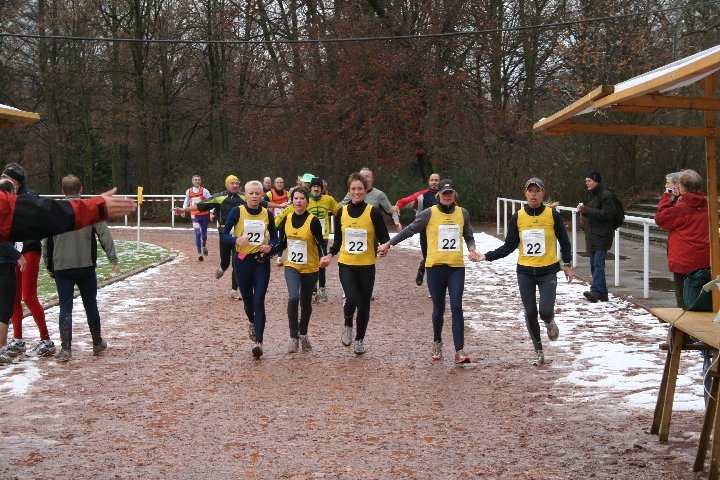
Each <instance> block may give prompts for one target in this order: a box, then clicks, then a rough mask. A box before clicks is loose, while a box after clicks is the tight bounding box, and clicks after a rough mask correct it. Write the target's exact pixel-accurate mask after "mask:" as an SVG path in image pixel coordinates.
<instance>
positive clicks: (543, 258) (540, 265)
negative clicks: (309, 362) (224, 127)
mask: <svg viewBox="0 0 720 480" xmlns="http://www.w3.org/2000/svg"><path fill="white" fill-rule="evenodd" d="M196 178H197V179H199V177H197V176H194V177H193V187H191V188H190V189H188V194H187V196H186V202H185V204H184V205H183V207H181V208H175V211H176V213H186V212H190V213H191V214H193V225H194V226H195V218H194V217H195V216H199V215H200V214H203V213H205V214H210V215H211V217H210V218H212V217H213V216H214V217H216V218H217V222H218V229H219V233H220V268H219V269H218V270H217V272H216V278H220V277H222V275H223V274H224V272H225V270H227V268H228V267H229V266H230V264H231V262H230V257H232V267H233V276H232V277H233V278H232V288H233V292H238V293H237V294H234V296H239V298H240V299H241V300H242V301H243V306H244V310H245V314H246V316H247V318H248V335H249V337H250V339H251V340H252V341H253V346H252V350H251V352H252V355H253V356H254V357H255V358H260V357H261V356H262V354H263V341H264V330H265V323H266V313H265V296H266V294H267V290H268V286H269V281H270V273H271V264H272V262H271V261H270V260H271V258H272V257H273V256H278V260H279V259H280V258H281V256H282V254H283V252H285V251H287V253H286V258H285V260H284V262H283V263H282V265H284V267H285V268H284V276H285V281H286V284H287V289H288V307H287V314H288V327H289V332H290V343H289V347H288V350H287V351H288V353H296V352H298V351H299V350H302V351H310V350H312V345H311V342H310V339H309V336H308V326H309V323H310V318H311V315H312V309H313V307H312V305H313V303H314V302H317V301H322V300H327V292H326V278H325V269H326V268H327V267H328V266H329V265H330V263H331V260H332V258H333V257H335V256H337V257H338V272H339V278H340V284H341V286H342V289H343V297H344V303H343V317H344V325H343V329H342V333H341V335H340V340H341V343H342V345H344V346H348V347H349V346H351V345H352V346H353V348H352V351H353V352H354V353H355V354H356V355H362V354H364V353H365V351H366V348H365V335H366V332H367V327H368V323H369V321H370V304H371V300H372V299H373V288H374V284H375V274H376V268H375V265H376V260H377V257H384V256H386V255H387V254H388V252H389V250H390V248H391V246H393V245H397V244H398V243H400V242H402V241H403V240H405V239H407V238H409V237H411V236H413V235H415V234H416V233H419V234H420V243H421V250H422V256H423V260H422V261H421V263H420V266H419V267H418V272H417V275H416V278H415V281H416V284H417V285H422V283H423V280H424V276H425V274H426V272H427V284H428V290H429V293H430V298H431V299H432V304H433V309H432V325H433V344H432V355H431V358H432V360H433V361H438V360H441V359H442V358H443V342H442V329H443V317H444V313H445V308H446V300H445V299H446V296H449V299H450V310H451V313H452V315H451V317H452V333H453V344H454V345H453V346H454V352H455V353H454V361H455V363H458V364H461V363H467V362H470V357H469V356H468V355H467V353H466V352H465V349H464V348H465V345H464V319H463V310H462V296H463V291H464V284H465V264H464V258H463V247H462V241H463V240H464V241H465V244H466V247H467V250H468V258H469V260H471V261H474V262H477V261H481V260H495V259H497V258H501V257H503V256H506V255H508V254H509V253H511V252H512V251H514V249H515V248H517V247H518V246H519V245H520V243H521V242H523V244H522V248H521V249H520V250H521V253H520V258H519V260H518V284H519V287H520V292H521V296H522V298H523V304H524V306H525V310H526V321H527V327H528V331H529V333H530V336H531V339H532V341H533V345H534V347H535V350H536V358H535V360H534V363H535V364H536V365H540V364H542V363H544V357H543V351H542V344H541V341H540V338H539V327H538V320H537V317H538V308H537V306H536V301H535V289H536V287H537V288H539V290H540V299H541V300H540V316H541V318H542V319H543V320H544V321H545V322H546V324H547V330H548V336H549V338H550V339H551V340H555V339H556V338H557V337H558V333H559V330H558V328H557V325H556V324H555V322H554V320H553V315H552V308H550V307H552V306H554V297H555V288H556V281H553V279H551V278H550V277H553V278H554V275H555V274H556V273H557V271H559V269H560V267H559V263H558V257H557V254H556V253H554V252H555V248H554V247H555V240H556V239H557V240H559V241H560V244H561V247H562V258H563V260H567V258H568V255H569V254H570V253H569V249H568V245H569V243H568V244H566V243H565V240H566V239H567V233H566V232H565V235H564V236H563V234H562V232H563V231H565V230H564V228H565V227H564V224H562V223H561V222H560V223H559V224H558V219H557V218H556V217H558V215H556V213H557V212H556V211H555V210H554V209H548V210H547V211H545V209H544V205H542V198H543V194H544V187H543V183H542V181H541V180H539V179H531V180H528V182H527V183H526V185H525V192H526V197H527V198H528V201H529V202H530V205H531V207H530V210H528V211H527V212H525V213H523V212H520V216H521V218H520V221H517V220H516V223H515V225H518V229H519V230H518V231H516V232H514V235H509V237H508V238H507V239H506V243H505V245H504V246H503V247H501V248H500V249H496V250H495V251H493V252H487V253H486V254H484V255H483V254H481V253H479V252H477V251H476V250H475V241H474V236H473V230H472V223H471V221H470V215H469V213H468V211H467V210H466V209H465V208H462V207H460V206H459V205H458V193H457V191H456V189H455V184H454V182H453V181H452V180H449V179H445V180H441V179H440V175H438V174H436V173H433V174H432V175H431V176H430V178H429V180H428V187H427V188H425V189H421V190H419V191H417V192H415V193H414V194H412V195H410V196H408V197H405V198H403V199H401V200H399V201H398V202H397V203H396V204H395V205H392V204H391V203H390V201H389V200H388V198H387V195H385V193H384V192H382V191H381V190H378V189H377V188H375V187H373V173H372V171H371V170H370V169H369V168H363V169H361V170H360V171H359V172H357V173H353V174H351V175H350V176H349V178H348V181H347V191H348V193H347V195H346V196H345V198H344V199H343V200H342V201H341V202H339V203H338V202H337V201H335V199H334V198H333V197H332V196H331V195H329V194H328V193H327V183H326V182H324V181H323V180H322V179H320V178H318V177H315V176H314V175H312V174H305V175H302V176H299V177H298V179H297V184H296V186H295V187H293V188H292V189H291V190H290V191H287V190H285V189H284V180H283V179H282V178H280V177H278V178H276V179H275V180H274V181H271V179H270V177H266V178H265V179H264V180H263V182H260V181H257V180H252V181H249V182H247V183H246V184H245V188H244V193H243V192H240V182H239V179H238V178H237V177H236V176H235V175H228V177H227V178H226V179H225V184H226V191H225V192H222V193H219V194H216V195H213V196H210V195H209V194H207V197H206V198H202V197H205V193H206V191H204V189H203V188H202V187H201V184H197V185H196V184H195V182H196ZM193 194H195V195H198V194H201V198H200V199H199V200H198V201H193V200H192V199H193V198H195V197H194V196H193ZM403 207H412V208H414V209H415V210H416V218H415V220H414V221H413V222H412V223H411V224H410V225H408V226H407V227H405V228H403V226H402V224H401V223H400V218H399V215H398V211H399V209H400V208H403ZM211 212H212V213H211ZM383 213H385V214H387V215H389V216H391V217H392V218H393V221H394V223H395V226H396V228H397V231H398V233H397V235H395V236H394V237H393V238H392V239H391V238H390V235H389V233H388V229H387V227H386V224H385V220H384V218H383V216H382V214H383ZM527 214H529V216H530V217H537V218H530V217H528V218H527V220H525V218H526V216H525V215H527ZM516 215H517V214H516ZM331 218H332V219H333V225H332V226H333V227H334V228H333V232H334V242H333V244H332V246H331V247H330V248H329V249H328V239H329V233H330V230H331V228H330V227H331V224H330V222H331ZM538 220H539V222H538ZM199 223H200V235H199V236H198V234H197V231H198V229H197V228H196V229H195V231H196V246H198V245H200V246H202V248H205V247H204V245H205V243H204V240H203V239H204V238H206V234H205V235H203V233H202V223H201V222H199ZM528 242H529V243H528ZM525 243H528V245H529V249H525ZM540 243H542V247H537V246H536V245H539V244H540ZM200 248H201V247H198V251H199V258H198V259H199V260H202V255H207V251H200V250H199V249H200ZM533 248H534V249H533ZM525 264H527V265H528V266H527V268H526V267H523V265H525ZM563 268H564V269H565V273H566V275H567V277H568V279H571V278H572V271H571V270H569V266H568V265H567V264H565V265H563ZM528 272H529V273H528ZM533 272H540V273H541V274H542V275H541V278H536V275H535V274H534V273H533Z"/></svg>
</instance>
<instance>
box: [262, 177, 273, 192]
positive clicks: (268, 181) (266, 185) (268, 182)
mask: <svg viewBox="0 0 720 480" xmlns="http://www.w3.org/2000/svg"><path fill="white" fill-rule="evenodd" d="M271 189H272V178H270V177H265V178H263V194H266V193H268V192H269V191H270V190H271Z"/></svg>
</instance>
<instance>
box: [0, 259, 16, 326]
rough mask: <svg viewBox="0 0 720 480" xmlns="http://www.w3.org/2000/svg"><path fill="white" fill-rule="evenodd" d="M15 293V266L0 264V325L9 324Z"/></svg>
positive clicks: (12, 264)
mask: <svg viewBox="0 0 720 480" xmlns="http://www.w3.org/2000/svg"><path fill="white" fill-rule="evenodd" d="M16 291H17V282H16V281H15V264H14V263H0V323H4V324H5V325H9V324H10V317H12V313H13V307H14V306H15V292H16Z"/></svg>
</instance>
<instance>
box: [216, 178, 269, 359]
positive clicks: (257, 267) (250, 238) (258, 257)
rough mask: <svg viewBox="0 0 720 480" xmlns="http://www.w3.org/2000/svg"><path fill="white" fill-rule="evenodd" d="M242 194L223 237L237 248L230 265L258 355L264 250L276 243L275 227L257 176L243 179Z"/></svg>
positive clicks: (264, 285) (266, 267) (265, 267)
mask: <svg viewBox="0 0 720 480" xmlns="http://www.w3.org/2000/svg"><path fill="white" fill-rule="evenodd" d="M245 198H246V201H247V205H240V206H238V207H235V208H233V209H232V210H230V213H229V215H228V218H227V220H226V221H225V228H224V229H223V231H222V239H223V241H224V242H226V243H228V244H230V245H233V246H234V251H235V252H236V255H234V256H233V267H234V270H235V271H234V273H235V278H236V281H237V284H238V288H239V289H240V294H241V295H242V299H243V305H244V307H245V313H246V314H247V317H248V321H249V322H250V325H249V326H248V333H249V336H250V338H251V339H253V340H254V341H255V345H254V346H253V348H252V355H253V357H255V358H260V357H261V356H262V354H263V348H262V345H263V333H264V331H265V294H266V293H267V289H268V284H269V282H270V264H269V263H268V261H267V260H268V257H267V254H268V253H269V252H270V250H271V249H272V247H273V246H274V245H275V244H277V229H276V228H275V220H274V218H273V215H272V212H270V211H269V210H268V209H267V208H265V207H263V206H262V205H261V204H260V201H261V200H262V198H263V189H262V183H260V182H259V181H257V180H252V181H249V182H248V183H246V184H245Z"/></svg>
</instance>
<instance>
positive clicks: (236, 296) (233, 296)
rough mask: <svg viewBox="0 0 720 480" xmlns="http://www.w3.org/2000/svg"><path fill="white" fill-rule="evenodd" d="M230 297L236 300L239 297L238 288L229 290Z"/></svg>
mask: <svg viewBox="0 0 720 480" xmlns="http://www.w3.org/2000/svg"><path fill="white" fill-rule="evenodd" d="M230 298H232V299H233V300H238V299H239V298H240V290H237V289H233V290H230Z"/></svg>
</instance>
